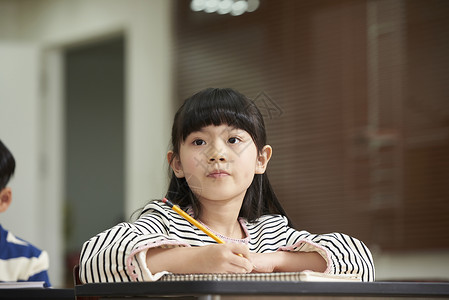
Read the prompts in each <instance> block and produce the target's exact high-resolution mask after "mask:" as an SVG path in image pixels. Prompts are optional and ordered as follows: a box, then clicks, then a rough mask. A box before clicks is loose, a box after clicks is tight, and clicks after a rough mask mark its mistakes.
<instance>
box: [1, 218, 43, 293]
mask: <svg viewBox="0 0 449 300" xmlns="http://www.w3.org/2000/svg"><path fill="white" fill-rule="evenodd" d="M48 265H49V263H48V254H47V252H45V251H42V250H39V249H38V248H36V247H35V246H33V245H31V244H30V243H28V242H26V241H24V240H22V239H20V238H18V237H16V236H15V235H14V234H12V233H11V232H10V231H7V230H5V229H3V227H2V226H1V225H0V281H3V282H16V281H43V282H44V286H45V287H50V286H51V285H50V280H49V279H48V273H47V270H48Z"/></svg>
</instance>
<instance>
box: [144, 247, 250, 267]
mask: <svg viewBox="0 0 449 300" xmlns="http://www.w3.org/2000/svg"><path fill="white" fill-rule="evenodd" d="M249 255H250V254H249V249H248V246H246V245H243V244H234V243H227V244H215V245H208V246H202V247H176V248H152V249H148V251H147V266H148V268H149V269H150V271H151V272H152V273H153V274H155V273H157V272H161V271H169V272H172V273H192V274H193V273H249V272H251V271H252V269H253V265H252V263H251V261H250V260H249Z"/></svg>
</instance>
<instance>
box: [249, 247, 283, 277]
mask: <svg viewBox="0 0 449 300" xmlns="http://www.w3.org/2000/svg"><path fill="white" fill-rule="evenodd" d="M249 257H250V259H251V262H252V263H253V273H272V272H274V270H275V268H276V261H275V258H276V252H274V253H251V254H250V256H249Z"/></svg>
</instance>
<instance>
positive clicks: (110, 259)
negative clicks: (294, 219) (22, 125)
mask: <svg viewBox="0 0 449 300" xmlns="http://www.w3.org/2000/svg"><path fill="white" fill-rule="evenodd" d="M187 213H189V214H190V215H192V210H191V209H189V210H187ZM239 221H240V224H241V226H242V228H243V230H244V232H245V235H246V237H245V238H244V239H241V240H235V239H229V238H226V237H224V236H220V238H222V239H223V240H225V242H237V243H245V244H247V245H248V247H249V250H250V251H251V252H256V253H269V252H275V251H304V252H311V251H315V252H318V253H319V254H320V255H321V256H322V257H323V258H324V259H325V260H326V262H327V269H326V271H325V273H329V274H357V275H359V276H360V277H361V279H362V280H363V281H373V280H374V264H373V259H372V256H371V253H370V251H369V249H368V248H367V247H366V246H365V245H364V244H363V243H362V242H361V241H359V240H357V239H355V238H352V237H350V236H347V235H345V234H341V233H331V234H321V235H317V234H310V233H309V232H307V231H297V230H295V229H293V228H291V227H289V226H288V222H287V219H286V218H285V217H284V216H281V215H265V216H262V217H260V218H259V219H258V220H256V221H255V222H248V221H246V220H245V219H243V218H241V219H239ZM214 243H216V242H215V241H214V240H213V239H212V238H210V237H209V236H208V235H206V234H205V233H203V232H202V231H201V230H200V229H198V228H197V227H195V226H193V225H191V224H190V223H189V222H188V221H187V220H185V219H184V218H183V217H181V216H180V215H178V214H177V213H176V212H175V211H173V210H172V209H171V208H170V207H169V206H168V205H165V204H162V203H159V202H150V203H149V204H148V205H147V206H146V207H145V208H144V210H143V213H142V215H141V217H140V218H139V219H138V220H137V221H136V222H134V223H126V222H125V223H120V224H118V225H116V226H114V227H112V228H110V229H108V230H106V231H104V232H102V233H100V234H98V235H96V236H95V237H92V238H91V239H90V240H88V241H87V242H85V243H84V245H83V248H82V250H81V258H80V279H81V281H82V282H84V283H92V282H123V281H155V280H158V279H159V278H160V277H162V276H163V275H164V274H166V273H167V272H165V271H164V272H159V273H156V274H152V273H151V271H150V270H149V269H148V267H147V265H146V251H147V250H148V249H149V248H154V247H165V248H169V247H195V246H205V245H210V244H214Z"/></svg>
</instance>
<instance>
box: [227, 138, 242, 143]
mask: <svg viewBox="0 0 449 300" xmlns="http://www.w3.org/2000/svg"><path fill="white" fill-rule="evenodd" d="M228 142H229V143H230V144H237V143H240V139H239V138H236V137H232V138H229V140H228Z"/></svg>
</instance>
